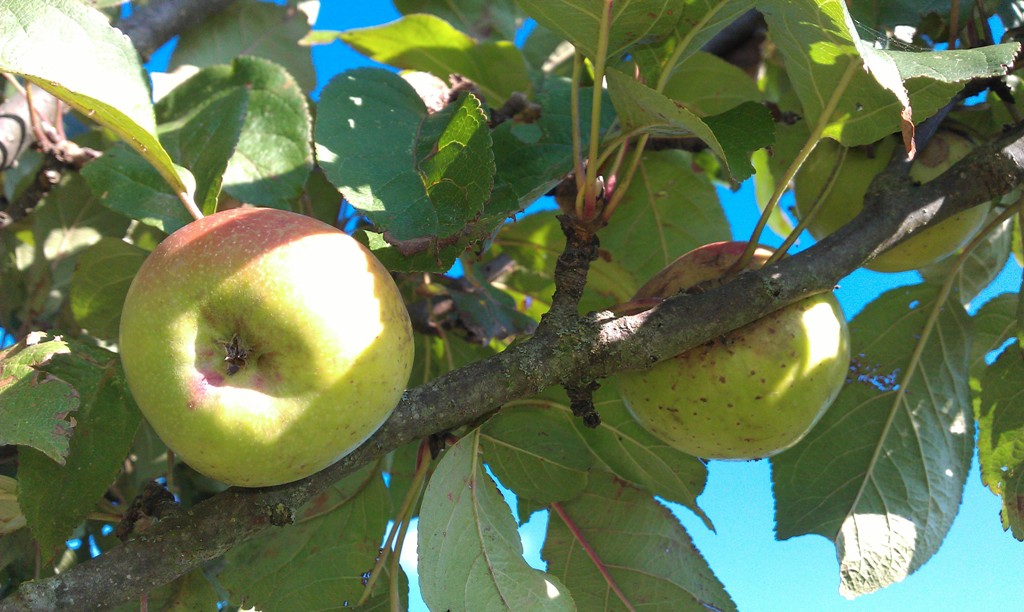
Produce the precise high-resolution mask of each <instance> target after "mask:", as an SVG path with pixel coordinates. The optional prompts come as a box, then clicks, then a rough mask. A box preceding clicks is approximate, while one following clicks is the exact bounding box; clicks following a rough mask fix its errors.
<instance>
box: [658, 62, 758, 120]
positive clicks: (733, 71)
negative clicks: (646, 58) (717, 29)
mask: <svg viewBox="0 0 1024 612" xmlns="http://www.w3.org/2000/svg"><path fill="white" fill-rule="evenodd" d="M662 93H663V94H665V95H666V96H668V97H669V98H671V99H673V100H675V101H677V102H681V103H683V104H685V105H686V107H687V108H689V109H691V110H693V111H694V112H695V113H696V114H697V115H700V116H701V117H707V116H708V115H717V114H719V113H724V112H725V111H727V110H730V109H732V108H735V107H737V106H739V105H740V104H743V103H744V102H760V101H761V97H762V96H761V92H760V91H758V89H757V83H755V82H754V80H753V79H751V78H750V77H748V76H747V74H746V73H745V72H743V71H742V70H740V69H739V68H738V67H736V66H735V65H734V64H730V63H729V62H727V61H725V60H724V59H722V58H720V57H718V56H717V55H712V54H710V53H703V52H700V53H696V54H694V55H692V56H691V57H690V58H689V59H688V60H686V61H685V62H683V64H682V65H680V66H679V68H678V69H677V70H676V71H675V72H673V73H672V77H671V78H670V79H669V80H668V82H666V83H665V88H664V89H663V90H662Z"/></svg>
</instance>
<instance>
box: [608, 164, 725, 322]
mask: <svg viewBox="0 0 1024 612" xmlns="http://www.w3.org/2000/svg"><path fill="white" fill-rule="evenodd" d="M731 235H732V234H731V232H730V230H729V223H728V221H726V218H725V213H724V211H723V210H722V206H721V204H720V202H719V201H718V194H717V192H716V191H715V187H714V185H712V184H711V180H710V179H709V177H708V175H707V174H705V173H703V172H702V171H700V170H699V169H698V168H697V167H696V165H695V164H694V161H693V156H692V155H691V154H689V153H686V152H684V151H678V150H666V151H657V152H648V153H645V154H644V157H643V159H642V160H641V162H640V165H639V166H638V167H637V171H636V175H635V176H634V177H633V181H632V182H631V183H630V185H629V188H628V190H627V191H626V193H625V195H624V196H623V199H622V201H621V203H620V204H619V207H618V208H617V209H616V210H615V216H614V222H613V223H610V224H609V225H608V227H606V228H605V229H603V230H602V231H601V246H602V248H604V249H607V251H608V252H609V254H610V256H609V258H608V259H607V260H604V259H600V260H598V261H595V262H594V264H593V266H592V273H593V277H592V279H591V280H592V282H591V283H590V287H589V289H591V290H593V291H596V292H598V293H600V294H601V295H602V296H607V297H606V300H607V301H606V302H605V303H604V304H600V305H598V304H594V305H593V306H594V307H607V306H608V305H609V304H614V303H622V302H625V301H627V300H629V299H630V298H631V297H632V296H633V294H634V293H636V290H637V289H639V288H640V286H641V285H643V284H644V283H645V282H647V279H649V278H651V277H652V276H654V275H655V274H656V273H657V272H658V271H659V270H661V269H662V268H664V267H665V266H666V265H668V264H669V263H671V262H672V261H674V260H675V259H676V258H677V257H679V256H680V255H682V254H683V253H686V252H688V251H691V250H693V249H695V248H697V247H699V246H701V245H704V244H707V243H709V242H715V241H718V240H729V239H730V237H731ZM611 268H616V269H617V270H618V271H617V272H612V271H611V270H610V269H611ZM606 269H608V270H606ZM606 280H607V281H610V282H605V281H606ZM588 306H590V305H589V304H588Z"/></svg>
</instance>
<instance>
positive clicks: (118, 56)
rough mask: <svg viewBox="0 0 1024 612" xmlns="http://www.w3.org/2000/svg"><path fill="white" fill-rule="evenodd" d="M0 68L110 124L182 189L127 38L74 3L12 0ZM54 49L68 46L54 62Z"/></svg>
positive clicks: (5, 13)
mask: <svg viewBox="0 0 1024 612" xmlns="http://www.w3.org/2000/svg"><path fill="white" fill-rule="evenodd" d="M0 40H3V41H4V42H3V44H2V45H0V71H2V72H10V73H13V74H18V75H20V76H23V77H25V78H26V79H29V80H30V81H32V82H33V83H35V84H36V85H38V86H39V87H42V88H43V89H45V90H47V91H49V92H50V93H52V94H53V95H54V96H56V97H58V98H60V99H61V100H64V101H65V102H67V103H68V104H70V105H71V106H73V107H74V108H75V109H76V110H78V111H80V112H81V113H82V114H84V115H86V116H87V117H89V119H91V120H93V121H96V122H97V123H99V124H101V125H103V126H105V127H107V128H109V129H111V130H112V131H113V132H115V133H116V134H117V135H118V136H120V137H121V138H123V139H124V140H125V141H126V142H127V143H128V144H130V145H131V146H132V147H133V148H134V149H135V150H136V151H138V152H139V153H140V154H142V156H143V157H145V158H146V160H147V161H148V162H149V163H151V164H152V165H153V166H154V167H155V168H156V169H157V171H158V172H159V173H160V176H162V177H163V178H164V180H165V181H167V183H168V184H169V185H170V186H171V188H172V189H173V190H174V192H175V193H188V188H187V186H186V184H185V182H184V181H183V179H182V178H181V177H180V176H179V174H178V171H177V168H176V167H175V166H174V164H173V163H172V162H171V158H170V156H169V155H168V154H167V152H166V151H165V150H164V148H163V147H162V146H161V145H160V142H159V141H158V140H157V138H156V135H155V132H156V125H155V121H154V119H153V109H152V105H151V104H150V101H149V87H148V86H147V83H146V79H145V75H144V73H143V70H142V65H141V64H140V63H139V58H138V55H137V54H136V53H135V49H134V48H133V47H132V44H131V41H129V40H128V37H127V36H125V35H124V34H122V33H121V32H120V31H119V30H117V29H115V28H113V27H111V26H110V24H109V23H108V22H107V18H106V17H104V16H103V14H101V13H99V12H98V11H95V10H93V9H90V8H88V7H86V6H85V5H84V4H82V3H81V2H76V1H75V0H18V1H17V2H11V3H7V4H5V5H4V7H2V8H0ZM54 49H74V50H75V51H74V53H64V54H62V56H61V58H60V61H54V56H53V50H54Z"/></svg>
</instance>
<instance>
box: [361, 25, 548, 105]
mask: <svg viewBox="0 0 1024 612" xmlns="http://www.w3.org/2000/svg"><path fill="white" fill-rule="evenodd" d="M341 39H342V40H343V41H345V43H347V44H348V45H349V46H351V47H352V48H353V49H355V50H356V51H358V52H360V53H362V54H363V55H366V56H367V57H369V58H371V59H373V60H376V61H378V62H381V63H382V64H390V65H392V66H395V67H398V68H403V69H406V70H420V71H423V72H429V73H431V74H433V75H434V76H436V77H438V78H439V79H441V80H443V81H447V80H448V78H449V76H451V75H453V74H457V75H461V76H464V77H466V78H467V79H469V80H471V81H473V83H474V84H475V85H476V86H477V87H479V88H480V92H481V94H483V97H484V99H485V100H486V102H487V103H488V104H489V105H490V106H492V107H494V108H497V107H499V106H501V104H502V103H504V102H505V101H506V100H508V98H509V97H510V96H511V95H512V94H513V93H515V92H520V93H529V92H530V90H531V89H532V88H531V86H530V77H529V74H527V71H526V59H525V58H524V57H523V54H522V53H521V52H520V51H519V49H517V48H516V46H515V45H514V44H512V43H511V42H509V41H507V40H503V41H497V42H477V41H475V40H473V39H472V38H470V37H469V36H467V35H466V34H463V33H462V32H460V31H459V30H456V29H455V28H454V27H452V25H451V24H449V23H448V22H447V21H445V20H444V19H442V18H441V17H438V16H436V15H427V14H415V15H407V16H405V17H402V18H401V19H399V20H397V21H392V22H391V23H387V24H384V25H380V26H374V27H370V28H360V29H356V30H349V31H347V32H342V34H341Z"/></svg>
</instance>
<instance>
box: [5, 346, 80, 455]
mask: <svg viewBox="0 0 1024 612" xmlns="http://www.w3.org/2000/svg"><path fill="white" fill-rule="evenodd" d="M45 338H46V336H45V335H44V334H42V333H33V334H29V335H28V336H27V337H26V338H24V339H22V340H21V341H20V342H18V343H17V344H15V345H14V346H12V347H10V348H7V349H5V350H3V351H0V446H3V445H5V444H20V445H23V446H30V447H32V448H35V449H37V450H39V451H41V452H43V453H45V454H46V456H47V457H49V458H50V459H52V460H53V461H56V462H57V463H59V464H61V465H63V464H64V462H65V458H66V457H67V455H68V451H69V444H68V442H69V440H70V439H71V434H72V429H73V426H74V421H73V420H69V417H70V415H71V413H73V412H74V411H76V410H78V407H79V403H80V402H79V396H78V393H77V391H76V390H75V388H74V387H72V386H71V385H70V384H68V383H67V382H66V381H64V380H61V379H59V378H55V377H53V376H47V375H46V373H45V372H42V371H41V370H39V369H38V368H39V367H40V366H41V365H43V364H45V363H46V362H48V361H49V360H50V359H51V358H52V357H53V356H54V355H55V354H58V353H67V352H68V346H67V343H65V342H64V341H62V340H59V339H53V340H46V339H45Z"/></svg>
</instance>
